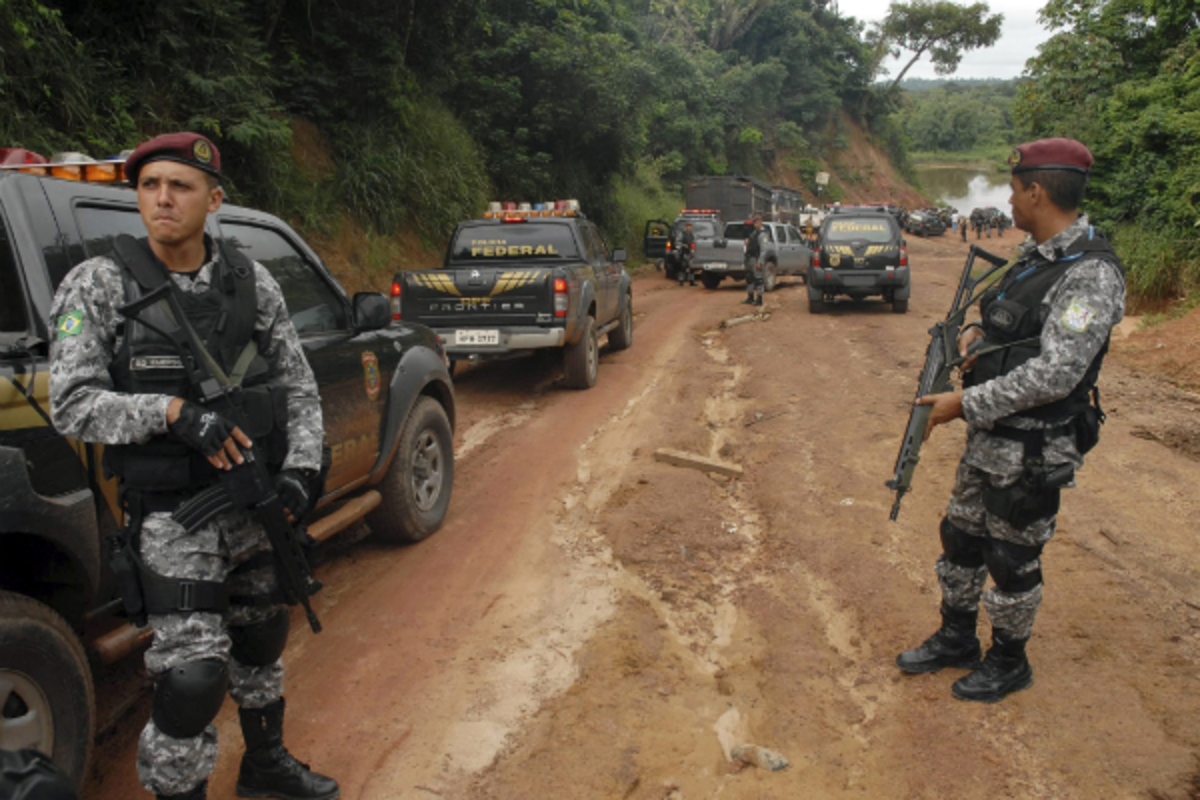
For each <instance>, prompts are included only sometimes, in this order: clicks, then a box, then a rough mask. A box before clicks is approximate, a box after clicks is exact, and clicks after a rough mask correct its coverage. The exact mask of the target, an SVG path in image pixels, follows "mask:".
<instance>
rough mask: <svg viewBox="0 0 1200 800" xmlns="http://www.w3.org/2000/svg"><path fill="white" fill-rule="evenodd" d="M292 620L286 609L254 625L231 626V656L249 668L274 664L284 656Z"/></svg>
mask: <svg viewBox="0 0 1200 800" xmlns="http://www.w3.org/2000/svg"><path fill="white" fill-rule="evenodd" d="M290 626H291V619H290V618H289V617H288V612H287V611H286V610H285V609H280V610H279V611H278V612H277V613H275V614H273V615H272V616H270V617H268V618H267V619H265V620H263V621H262V622H256V623H254V624H252V625H236V626H235V625H230V626H229V638H230V639H231V640H232V641H233V646H232V647H231V648H230V649H229V654H230V655H231V656H233V657H234V658H236V659H237V661H238V663H239V664H245V665H246V666H248V667H266V666H269V665H271V664H274V663H275V661H276V660H277V659H278V658H279V657H280V656H281V655H283V648H284V646H285V645H286V644H287V639H288V628H289V627H290Z"/></svg>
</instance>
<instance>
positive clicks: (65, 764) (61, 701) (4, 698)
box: [0, 592, 96, 787]
mask: <svg viewBox="0 0 1200 800" xmlns="http://www.w3.org/2000/svg"><path fill="white" fill-rule="evenodd" d="M95 708H96V697H95V690H94V689H93V687H92V672H91V669H90V668H89V667H88V660H87V655H86V654H85V653H84V650H83V645H82V644H81V643H80V641H79V637H77V636H76V635H75V632H74V631H73V630H71V626H70V625H68V624H67V621H66V620H64V619H63V618H62V617H61V616H59V615H58V614H57V613H56V612H55V611H54V610H53V609H51V608H50V607H49V606H47V605H44V604H43V603H39V602H38V601H36V600H33V599H32V598H29V597H25V596H23V595H19V594H13V593H11V592H0V749H3V750H19V749H22V748H34V749H36V750H40V751H42V752H43V753H46V754H47V755H49V756H50V759H51V760H52V761H53V762H54V763H55V764H56V765H57V766H58V767H59V768H60V769H61V770H63V772H65V773H66V775H67V776H68V777H69V778H70V779H71V782H72V783H74V784H75V786H77V787H78V786H79V785H80V783H82V782H83V779H84V777H85V776H86V775H87V770H88V762H89V760H90V759H91V755H92V733H93V730H92V728H93V726H94V724H95V719H94V718H95Z"/></svg>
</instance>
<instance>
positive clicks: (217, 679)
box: [152, 658, 229, 739]
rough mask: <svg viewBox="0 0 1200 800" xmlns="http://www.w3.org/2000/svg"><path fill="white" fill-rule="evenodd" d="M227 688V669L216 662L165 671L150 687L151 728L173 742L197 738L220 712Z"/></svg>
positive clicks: (204, 660)
mask: <svg viewBox="0 0 1200 800" xmlns="http://www.w3.org/2000/svg"><path fill="white" fill-rule="evenodd" d="M228 688H229V668H228V667H226V666H225V662H224V661H221V660H219V659H216V658H205V659H201V660H199V661H189V662H187V663H186V664H181V665H180V666H178V667H175V668H173V669H171V670H168V671H167V672H165V673H163V674H162V675H161V676H159V678H158V680H157V681H155V683H154V712H153V715H152V716H153V718H154V724H155V725H156V726H157V727H158V729H159V730H160V731H162V732H163V733H165V734H166V735H167V736H173V737H174V738H176V739H191V738H193V737H195V736H199V735H200V734H201V733H203V732H204V729H205V728H207V727H208V723H210V722H212V721H213V718H214V717H216V716H217V712H218V711H220V710H221V703H223V702H225V692H226V690H227V689H228Z"/></svg>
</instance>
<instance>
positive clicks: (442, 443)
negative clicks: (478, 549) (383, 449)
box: [367, 397, 454, 544]
mask: <svg viewBox="0 0 1200 800" xmlns="http://www.w3.org/2000/svg"><path fill="white" fill-rule="evenodd" d="M453 488H454V433H453V432H452V431H451V430H450V420H449V418H448V417H447V416H446V410H445V409H443V408H442V405H441V403H439V402H438V401H436V400H434V399H433V398H432V397H419V398H417V402H416V403H415V404H414V405H413V407H412V411H410V412H408V419H406V420H405V421H404V427H403V428H401V429H400V443H399V445H397V449H396V455H395V457H394V458H393V459H392V465H391V467H389V468H388V473H387V475H386V476H385V477H384V479H383V482H382V484H381V485H380V494H382V495H383V501H382V502H380V504H379V505H378V506H376V507H375V508H374V509H373V510H372V511H371V512H369V513H368V514H367V524H368V525H370V526H371V531H372V532H373V533H374V534H375V535H376V536H379V537H381V538H383V539H385V540H387V541H389V542H396V543H405V544H407V543H411V542H419V541H421V540H422V539H424V538H425V537H427V536H429V534H431V533H433V532H434V531H436V530H437V529H438V528H440V527H442V521H443V520H444V519H445V518H446V509H447V508H449V507H450V493H451V490H453Z"/></svg>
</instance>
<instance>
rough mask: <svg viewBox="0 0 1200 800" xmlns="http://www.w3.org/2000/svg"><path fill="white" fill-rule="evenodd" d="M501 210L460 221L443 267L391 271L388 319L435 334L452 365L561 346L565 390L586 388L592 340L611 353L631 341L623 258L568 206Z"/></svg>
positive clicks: (593, 367) (595, 349)
mask: <svg viewBox="0 0 1200 800" xmlns="http://www.w3.org/2000/svg"><path fill="white" fill-rule="evenodd" d="M505 205H506V206H507V207H505V206H501V204H499V203H492V204H491V208H490V210H489V211H488V212H487V213H486V214H485V215H484V218H483V219H476V220H468V221H466V222H460V223H459V224H458V226H457V227H456V228H455V230H454V235H453V236H452V237H451V238H450V245H449V247H448V248H447V249H446V258H445V262H444V264H443V266H442V268H441V269H437V270H421V271H405V272H397V273H396V276H395V279H394V280H393V282H392V314H393V318H394V319H397V320H401V319H402V320H404V321H406V322H420V323H423V324H425V325H428V326H429V327H431V328H433V330H434V331H435V332H436V333H437V334H438V336H440V337H441V339H442V342H443V343H444V345H445V348H446V352H447V353H448V354H449V356H450V358H451V359H452V360H453V361H470V362H479V361H485V360H489V359H498V358H510V357H513V356H518V355H523V354H526V353H530V352H533V351H535V350H541V349H546V348H559V349H561V350H562V351H563V368H564V372H565V382H566V385H567V386H568V387H569V388H572V389H588V388H590V387H592V386H593V385H595V383H596V377H597V374H598V370H599V362H600V337H601V336H603V335H605V334H607V335H608V347H609V349H610V350H624V349H625V348H627V347H629V346H630V345H631V344H632V343H633V292H632V288H631V285H630V278H629V273H627V272H626V271H625V267H624V262H625V258H626V254H625V251H624V250H616V251H609V249H608V245H606V244H605V243H604V237H603V236H601V235H600V230H599V228H597V227H596V225H595V224H594V223H592V222H591V221H590V220H588V219H586V218H585V217H584V216H583V215H582V214H580V213H579V204H578V203H577V202H576V201H574V200H567V201H556V202H555V203H553V204H550V203H547V204H540V203H539V204H538V206H537V207H536V208H535V207H533V206H531V205H530V204H526V203H523V204H521V206H519V207H518V206H517V205H516V204H515V203H508V204H505ZM546 206H553V207H549V208H548V207H546Z"/></svg>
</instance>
